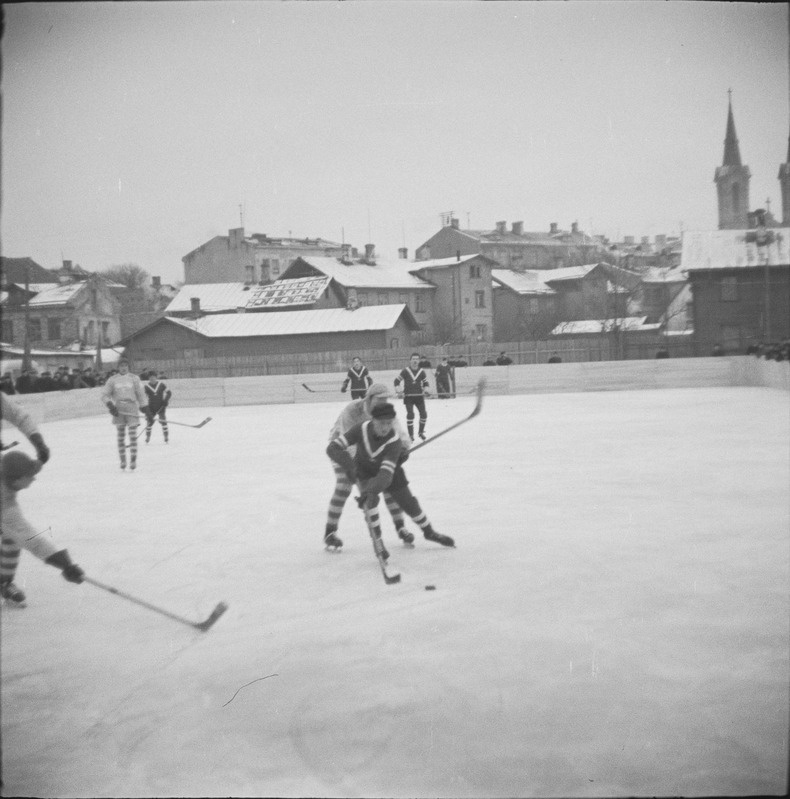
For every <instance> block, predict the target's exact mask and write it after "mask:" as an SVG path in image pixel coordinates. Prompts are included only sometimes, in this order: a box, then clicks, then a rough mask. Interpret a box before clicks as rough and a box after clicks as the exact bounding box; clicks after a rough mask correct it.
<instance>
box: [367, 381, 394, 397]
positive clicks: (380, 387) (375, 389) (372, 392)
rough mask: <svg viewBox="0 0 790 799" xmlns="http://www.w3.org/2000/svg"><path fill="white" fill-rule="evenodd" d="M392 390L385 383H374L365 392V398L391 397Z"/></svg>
mask: <svg viewBox="0 0 790 799" xmlns="http://www.w3.org/2000/svg"><path fill="white" fill-rule="evenodd" d="M389 395H390V390H389V389H388V388H387V387H386V386H385V385H384V383H373V385H372V386H370V388H369V389H368V390H367V391H366V392H365V399H370V398H371V397H389Z"/></svg>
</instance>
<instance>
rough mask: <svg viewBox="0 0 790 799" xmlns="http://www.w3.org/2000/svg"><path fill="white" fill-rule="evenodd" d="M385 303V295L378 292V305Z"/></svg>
mask: <svg viewBox="0 0 790 799" xmlns="http://www.w3.org/2000/svg"><path fill="white" fill-rule="evenodd" d="M386 304H387V295H386V294H383V293H380V294H379V305H386Z"/></svg>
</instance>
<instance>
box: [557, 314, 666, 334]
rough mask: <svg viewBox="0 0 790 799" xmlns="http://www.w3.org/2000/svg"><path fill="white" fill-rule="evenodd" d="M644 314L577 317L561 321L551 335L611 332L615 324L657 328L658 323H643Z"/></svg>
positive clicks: (643, 329)
mask: <svg viewBox="0 0 790 799" xmlns="http://www.w3.org/2000/svg"><path fill="white" fill-rule="evenodd" d="M646 319H647V317H646V316H627V317H625V318H623V319H577V320H574V321H572V322H561V323H560V324H558V325H557V327H555V328H554V330H552V331H551V333H550V334H549V335H552V336H571V335H577V336H578V335H593V334H596V333H608V332H611V331H612V330H613V329H614V327H615V325H617V326H619V328H620V330H626V331H631V332H633V331H640V332H647V331H650V330H658V329H659V328H660V327H661V324H660V323H651V324H645V320H646Z"/></svg>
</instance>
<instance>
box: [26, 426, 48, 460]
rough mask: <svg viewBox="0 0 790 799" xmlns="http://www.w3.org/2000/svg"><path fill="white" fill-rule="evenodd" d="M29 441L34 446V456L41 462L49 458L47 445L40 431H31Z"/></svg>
mask: <svg viewBox="0 0 790 799" xmlns="http://www.w3.org/2000/svg"><path fill="white" fill-rule="evenodd" d="M30 443H31V444H32V445H33V446H34V447H35V448H36V456H37V457H38V459H39V460H40V461H41V462H42V463H46V462H47V461H48V460H49V447H48V446H47V445H46V444H45V443H44V439H43V438H42V436H41V433H33V435H32V436H30Z"/></svg>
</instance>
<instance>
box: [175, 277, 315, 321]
mask: <svg viewBox="0 0 790 799" xmlns="http://www.w3.org/2000/svg"><path fill="white" fill-rule="evenodd" d="M328 285H329V278H328V277H303V278H294V279H287V280H276V281H275V282H274V283H268V284H266V285H264V286H259V285H257V284H255V285H245V284H244V283H192V284H189V285H186V286H182V287H181V289H180V290H179V292H178V294H177V295H176V296H175V297H173V299H172V300H171V302H170V304H169V305H168V306H167V308H166V310H165V313H184V312H186V311H189V310H191V308H192V298H193V297H195V298H197V299H199V300H200V309H201V311H206V312H208V313H212V312H218V311H231V310H233V311H235V310H236V309H237V308H246V309H249V310H254V309H256V308H273V307H274V308H282V307H283V306H295V305H296V306H298V305H312V304H313V303H314V302H316V301H317V300H318V299H319V298H320V297H321V294H323V292H324V291H325V290H326V287H327V286H328Z"/></svg>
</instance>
